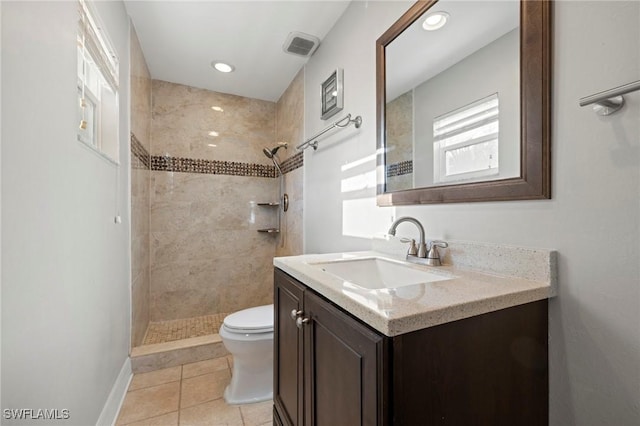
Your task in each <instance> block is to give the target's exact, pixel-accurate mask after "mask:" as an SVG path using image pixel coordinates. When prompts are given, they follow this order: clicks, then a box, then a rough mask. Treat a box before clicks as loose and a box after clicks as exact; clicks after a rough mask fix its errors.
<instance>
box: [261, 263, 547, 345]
mask: <svg viewBox="0 0 640 426" xmlns="http://www.w3.org/2000/svg"><path fill="white" fill-rule="evenodd" d="M332 255H333V256H337V255H348V256H375V255H381V253H377V252H353V253H341V254H337V253H335V254H325V255H302V256H290V257H276V258H274V261H273V264H274V266H275V267H276V268H279V269H281V270H282V271H284V272H285V273H287V274H289V275H290V276H292V277H294V278H295V279H297V280H298V281H300V282H302V283H303V284H304V285H306V286H307V287H309V288H310V289H312V290H314V291H315V292H317V293H319V294H320V295H322V296H324V297H325V298H327V299H328V300H330V301H331V302H332V303H334V304H336V305H337V306H339V307H341V308H342V309H344V310H345V311H347V312H349V313H350V314H352V315H353V316H355V317H356V318H359V319H360V320H361V321H362V322H364V323H365V324H367V325H369V326H370V327H372V328H374V329H375V330H377V331H379V332H380V333H383V334H384V335H386V336H388V337H394V336H398V335H401V334H406V333H410V332H413V331H417V330H421V329H424V328H429V327H434V326H437V325H441V324H446V323H449V322H453V321H458V320H461V319H465V318H470V317H474V316H478V315H482V314H485V313H490V312H495V311H499V310H502V309H507V308H510V307H514V306H518V305H523V304H526V303H531V302H535V301H539V300H544V299H549V298H551V297H553V296H554V295H555V285H553V284H554V282H553V281H555V280H553V279H552V280H551V282H540V281H530V280H523V279H517V278H514V277H501V276H493V274H487V273H483V272H476V271H469V270H460V271H458V272H463V271H464V274H471V276H479V277H481V278H483V277H484V278H487V277H490V279H494V278H495V279H498V280H500V281H501V282H502V283H503V284H504V282H505V280H514V282H520V283H522V282H526V284H527V286H528V288H526V289H522V290H517V291H513V292H509V293H506V294H498V295H496V296H490V297H479V298H478V299H477V300H467V301H465V302H463V303H456V304H450V305H446V306H436V307H429V308H425V309H424V311H422V312H413V313H409V314H407V315H400V316H398V317H395V318H393V317H386V316H385V315H383V314H381V313H380V312H379V311H377V310H375V309H373V308H370V307H367V306H366V305H363V304H362V303H358V302H356V301H355V300H353V299H351V298H349V297H347V296H345V294H344V291H340V290H341V288H340V287H339V282H338V281H336V280H335V279H329V280H326V279H325V278H326V277H324V276H322V273H321V272H319V271H316V270H314V269H313V268H311V267H309V266H308V265H306V264H305V263H304V260H303V259H318V258H325V257H328V256H332ZM382 255H384V254H382ZM298 268H300V269H303V270H300V269H298ZM447 269H449V268H447ZM444 270H445V268H443V271H444ZM447 272H453V273H456V270H455V269H453V270H448V271H447ZM320 277H321V278H320ZM322 281H325V282H322ZM334 287H335V288H334ZM467 297H468V296H467ZM413 308H414V309H415V306H414V307H413Z"/></svg>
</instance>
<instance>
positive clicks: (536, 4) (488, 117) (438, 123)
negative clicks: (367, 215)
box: [376, 0, 552, 206]
mask: <svg viewBox="0 0 640 426" xmlns="http://www.w3.org/2000/svg"><path fill="white" fill-rule="evenodd" d="M496 5H498V6H499V7H500V8H501V9H500V10H497V11H496V12H495V13H494V12H491V11H490V9H491V7H493V6H496ZM551 6H552V2H551V0H542V1H541V0H522V1H510V2H504V1H502V2H496V1H468V2H461V1H449V0H440V1H438V0H426V1H418V2H417V3H415V4H414V5H413V6H412V7H411V8H410V9H409V10H408V11H407V12H406V13H405V14H404V15H403V16H402V17H400V19H398V20H397V21H396V22H395V23H394V24H393V25H392V26H391V27H390V28H389V29H388V30H387V31H386V32H385V33H384V34H383V35H382V36H381V37H380V38H379V39H378V40H377V41H376V102H377V144H378V151H377V152H378V154H377V163H378V164H377V165H378V167H377V179H378V181H377V194H378V195H377V203H378V205H379V206H391V205H411V204H433V203H459V202H486V201H507V200H531V199H548V198H551V182H550V181H551V167H550V163H551V158H550V157H551V154H550V128H551V123H550V120H551V110H550V101H551V99H550V98H551V71H552V70H551ZM464 7H467V8H468V9H467V10H464ZM449 8H453V9H455V11H452V12H451V13H449V12H447V10H448V9H449ZM473 8H475V9H473ZM434 12H445V18H450V20H451V22H452V23H453V22H455V21H457V23H458V25H457V30H458V33H455V32H454V31H455V30H456V27H455V26H454V25H451V28H448V29H447V27H446V26H445V27H444V28H443V29H446V30H447V31H442V30H438V31H425V30H426V29H427V28H426V27H427V26H428V24H427V23H425V22H426V21H427V18H429V17H430V16H431V15H434ZM480 14H486V15H487V18H486V19H485V18H483V17H482V16H480ZM497 15H500V16H502V15H504V16H503V17H502V18H495V19H497V21H495V22H494V21H492V19H494V18H492V17H495V16H497ZM441 18H442V17H440V19H441ZM434 20H437V18H434V17H431V19H430V21H434ZM501 20H502V21H501ZM474 26H475V29H474ZM440 31H441V32H440ZM438 32H440V33H439V34H438V35H437V36H436V33H438ZM460 32H462V33H463V34H464V36H465V37H466V41H460V39H461V38H464V37H461V36H460V35H459V33H460ZM416 37H417V38H416ZM483 37H484V38H483ZM465 43H466V44H465ZM474 43H475V45H474V46H471V44H474ZM431 47H433V48H434V49H435V50H429V48H431ZM411 49H415V50H414V51H412V50H411ZM511 51H513V54H511V53H508V52H511ZM492 55H493V56H492ZM505 58H506V59H505ZM484 77H486V78H484ZM465 88H466V89H465ZM443 93H445V94H446V96H443ZM439 96H440V97H439ZM469 135H471V136H469ZM465 138H466V139H465Z"/></svg>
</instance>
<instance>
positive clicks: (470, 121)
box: [433, 93, 499, 183]
mask: <svg viewBox="0 0 640 426" xmlns="http://www.w3.org/2000/svg"><path fill="white" fill-rule="evenodd" d="M498 116H499V108H498V94H497V93H494V94H493V95H491V96H488V97H486V98H484V99H480V100H479V101H476V102H473V103H471V104H469V105H466V106H464V107H462V108H459V109H457V110H455V111H452V112H449V113H447V114H444V115H441V116H440V117H436V118H435V119H434V121H433V142H434V144H433V154H434V155H433V159H434V160H433V162H434V175H433V180H434V183H443V182H447V183H449V182H454V181H462V180H472V179H475V178H479V177H482V178H486V177H487V176H494V175H498V174H499V167H498V166H499V163H498V133H499V120H498Z"/></svg>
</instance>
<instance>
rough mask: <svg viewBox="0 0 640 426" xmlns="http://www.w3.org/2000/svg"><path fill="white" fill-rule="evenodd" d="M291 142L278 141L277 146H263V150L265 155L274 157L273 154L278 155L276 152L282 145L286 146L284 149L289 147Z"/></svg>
mask: <svg viewBox="0 0 640 426" xmlns="http://www.w3.org/2000/svg"><path fill="white" fill-rule="evenodd" d="M288 145H289V144H288V143H286V142H278V145H277V146H276V147H275V148H271V149H269V148H263V149H262V152H264V155H266V156H267V158H271V159H273V156H274V155H276V153H277V152H278V150H279V149H280V148H282V147H284V149H287V146H288Z"/></svg>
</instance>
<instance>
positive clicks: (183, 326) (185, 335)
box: [142, 313, 228, 345]
mask: <svg viewBox="0 0 640 426" xmlns="http://www.w3.org/2000/svg"><path fill="white" fill-rule="evenodd" d="M227 315H228V314H226V313H220V314H214V315H203V316H200V317H194V318H184V319H178V320H171V321H158V322H151V323H149V327H147V333H146V335H145V336H144V340H143V342H142V344H143V345H153V344H156V343H166V342H173V341H176V340H181V339H189V338H191V337H200V336H206V335H208V334H216V333H217V332H218V330H220V326H221V325H222V321H224V317H226V316H227Z"/></svg>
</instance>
